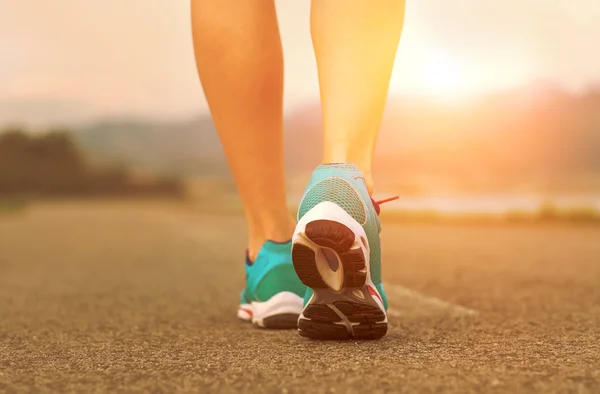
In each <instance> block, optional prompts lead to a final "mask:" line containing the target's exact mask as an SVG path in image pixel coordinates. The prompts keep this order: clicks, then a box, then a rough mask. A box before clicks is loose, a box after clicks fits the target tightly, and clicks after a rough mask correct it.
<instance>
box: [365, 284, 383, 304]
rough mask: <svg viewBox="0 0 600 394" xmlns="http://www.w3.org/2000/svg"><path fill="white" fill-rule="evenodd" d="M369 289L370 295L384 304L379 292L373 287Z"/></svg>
mask: <svg viewBox="0 0 600 394" xmlns="http://www.w3.org/2000/svg"><path fill="white" fill-rule="evenodd" d="M368 287H369V294H371V295H372V296H375V297H377V298H379V302H381V303H382V304H383V300H382V299H381V296H380V295H379V293H378V292H377V290H375V289H374V288H373V286H368Z"/></svg>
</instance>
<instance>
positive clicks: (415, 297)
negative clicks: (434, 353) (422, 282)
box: [384, 283, 479, 317]
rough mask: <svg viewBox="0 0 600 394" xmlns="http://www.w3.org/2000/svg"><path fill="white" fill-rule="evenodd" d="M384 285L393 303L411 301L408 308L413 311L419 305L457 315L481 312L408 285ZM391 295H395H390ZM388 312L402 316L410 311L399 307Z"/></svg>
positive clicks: (471, 314)
mask: <svg viewBox="0 0 600 394" xmlns="http://www.w3.org/2000/svg"><path fill="white" fill-rule="evenodd" d="M384 286H385V290H386V292H387V293H388V297H389V298H391V300H390V301H392V303H394V304H407V303H410V304H411V306H410V308H407V309H409V310H412V311H414V309H415V307H417V308H422V307H426V308H430V309H431V308H435V309H445V310H448V311H450V312H452V313H455V314H457V315H465V316H475V315H477V314H478V313H479V312H477V311H476V310H474V309H471V308H467V307H464V306H462V305H458V304H453V303H451V302H448V301H444V300H441V299H439V298H436V297H429V296H426V295H423V294H421V293H419V292H416V291H414V290H410V289H407V288H406V287H403V286H398V285H392V284H389V283H386V284H384ZM390 296H393V297H390ZM407 312H408V311H407ZM388 314H389V315H390V316H396V317H401V316H406V315H408V314H410V313H403V312H402V311H401V310H400V309H398V308H389V309H388Z"/></svg>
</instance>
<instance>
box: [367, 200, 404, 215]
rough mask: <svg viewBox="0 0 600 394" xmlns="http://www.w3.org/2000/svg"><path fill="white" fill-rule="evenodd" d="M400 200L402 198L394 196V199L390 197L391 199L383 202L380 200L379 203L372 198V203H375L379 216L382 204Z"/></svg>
mask: <svg viewBox="0 0 600 394" xmlns="http://www.w3.org/2000/svg"><path fill="white" fill-rule="evenodd" d="M399 198H400V196H394V197H390V198H384V199H383V200H379V201H375V200H373V198H371V201H372V202H373V206H374V207H375V212H377V215H379V213H380V212H381V208H380V207H379V206H380V205H381V204H385V203H386V202H390V201H394V200H397V199H399Z"/></svg>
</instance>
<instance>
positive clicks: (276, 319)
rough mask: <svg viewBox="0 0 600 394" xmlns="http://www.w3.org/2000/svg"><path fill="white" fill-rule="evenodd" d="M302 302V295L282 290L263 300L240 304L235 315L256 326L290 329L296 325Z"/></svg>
mask: <svg viewBox="0 0 600 394" xmlns="http://www.w3.org/2000/svg"><path fill="white" fill-rule="evenodd" d="M303 303H304V300H303V299H302V297H300V296H298V295H296V294H294V293H291V292H287V291H283V292H281V293H278V294H276V295H274V296H273V297H271V298H270V299H269V300H267V301H264V302H251V303H250V304H242V305H240V306H239V308H238V313H237V315H238V318H240V319H242V320H245V321H251V322H252V324H253V325H254V326H255V327H257V328H268V329H292V328H297V327H298V318H299V316H300V313H301V312H302V305H303Z"/></svg>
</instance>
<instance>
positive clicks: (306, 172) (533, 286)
mask: <svg viewBox="0 0 600 394" xmlns="http://www.w3.org/2000/svg"><path fill="white" fill-rule="evenodd" d="M247 1H252V0H247ZM373 1H375V0H373ZM276 4H277V7H278V14H279V18H280V27H281V34H282V39H283V46H284V54H285V67H286V72H285V149H286V167H287V174H288V178H287V182H288V191H289V200H290V201H289V202H290V210H291V211H294V210H295V206H297V204H298V202H299V198H300V196H301V194H302V191H303V188H304V187H305V184H306V182H307V180H308V178H309V176H310V173H311V171H312V170H313V169H314V167H315V166H316V165H317V164H318V163H319V161H320V158H321V151H322V139H321V116H320V108H319V98H318V81H317V72H316V65H315V59H314V55H313V50H312V45H311V38H310V32H309V6H310V4H309V0H276ZM599 41H600V1H598V0H574V1H570V2H568V1H564V0H527V1H522V0H504V1H482V0H454V1H449V0H414V1H407V9H406V23H405V27H404V33H403V36H402V39H401V43H400V47H399V50H398V55H397V59H396V62H395V69H394V74H393V79H392V81H391V86H390V90H389V101H388V104H387V108H386V112H385V117H384V120H383V124H382V127H381V133H380V138H379V142H378V145H377V148H376V156H375V163H374V180H375V196H374V197H375V199H380V198H381V199H383V198H386V197H390V196H393V195H400V199H399V200H396V201H392V202H390V203H389V204H386V205H384V206H383V207H382V222H383V232H382V234H381V238H382V245H383V247H382V261H383V267H384V274H383V275H384V276H383V277H384V279H383V280H384V282H385V288H386V292H387V296H388V298H389V301H390V309H389V310H388V318H389V329H388V334H387V336H386V337H385V338H383V339H382V340H381V341H375V342H368V343H364V344H358V343H354V342H351V343H346V344H343V343H341V344H340V343H333V344H331V343H329V344H322V343H312V342H311V343H309V342H306V341H303V340H302V338H300V337H299V336H298V335H297V334H295V333H293V332H289V331H286V332H282V331H265V330H255V329H253V328H252V326H251V325H250V324H247V323H246V322H240V321H238V319H237V318H236V315H235V313H236V310H237V308H238V302H239V294H240V289H242V288H243V287H244V280H245V275H244V269H243V268H242V266H243V261H244V250H245V248H246V247H247V239H246V225H245V222H244V217H243V215H242V210H241V206H240V201H239V198H238V197H237V195H236V191H235V187H234V184H233V181H232V178H231V175H230V172H229V170H228V167H227V164H226V162H225V158H224V155H223V152H222V150H221V145H220V142H219V139H218V137H217V134H216V131H215V128H214V125H213V122H212V120H211V117H210V114H209V111H208V109H207V104H206V101H205V99H204V96H203V92H202V87H201V85H200V83H199V81H198V77H197V74H196V67H195V61H194V54H193V50H192V40H191V27H190V10H189V1H186V0H178V1H168V0H96V1H91V0H90V1H85V0H54V1H45V0H0V392H2V391H3V388H5V391H6V392H37V391H42V392H59V393H70V392H75V393H82V392H83V393H85V392H108V393H114V392H132V391H135V392H137V391H139V392H156V391H157V390H160V391H165V392H194V391H195V390H194V389H195V388H201V389H199V390H200V391H201V392H218V393H224V392H235V393H239V392H250V393H253V392H277V393H287V392H290V393H291V392H301V391H302V390H304V388H306V387H310V388H311V390H313V391H315V390H316V392H334V389H335V390H337V392H350V393H351V392H359V391H360V392H365V391H369V388H372V390H371V391H374V390H375V389H377V390H376V391H382V390H387V391H390V390H391V391H394V390H395V389H397V390H395V391H403V392H457V393H465V392H478V393H479V392H489V391H492V390H493V392H506V393H515V392H519V393H521V392H544V393H565V392H577V393H599V392H600V369H599V367H598V366H600V362H599V359H600V357H599V352H598V338H600V264H598V263H599V262H600V242H598V240H599V239H600V236H599V233H600V225H599V224H600V50H599V48H600V47H599V45H598V42H599ZM265 345H266V346H265ZM305 350H308V351H305ZM291 364H293V365H294V368H293V369H291V368H290V365H291ZM255 372H256V373H255ZM359 385H360V386H359Z"/></svg>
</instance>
